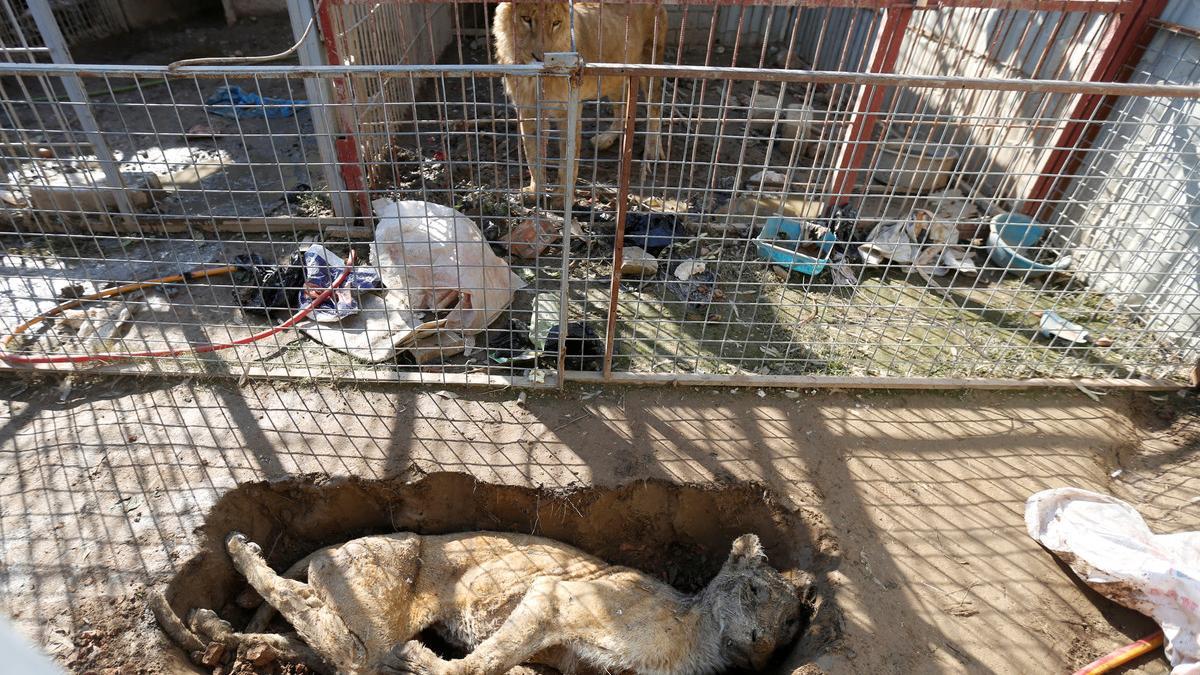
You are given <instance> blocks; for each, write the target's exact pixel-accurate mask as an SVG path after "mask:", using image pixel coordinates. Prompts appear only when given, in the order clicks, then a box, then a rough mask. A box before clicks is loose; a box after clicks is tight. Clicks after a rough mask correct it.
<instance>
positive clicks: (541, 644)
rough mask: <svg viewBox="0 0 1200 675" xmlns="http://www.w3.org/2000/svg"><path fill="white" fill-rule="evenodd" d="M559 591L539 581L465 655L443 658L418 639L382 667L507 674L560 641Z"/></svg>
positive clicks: (416, 673) (435, 674) (437, 673)
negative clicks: (553, 632) (556, 629)
mask: <svg viewBox="0 0 1200 675" xmlns="http://www.w3.org/2000/svg"><path fill="white" fill-rule="evenodd" d="M556 591H557V582H556V581H553V580H538V581H535V582H534V583H533V586H531V587H530V589H529V590H528V591H526V593H525V595H524V597H522V598H521V602H520V603H519V604H518V605H517V607H516V608H515V609H513V612H512V614H509V615H508V618H507V619H505V621H504V623H503V624H501V626H500V628H498V629H497V630H496V632H495V633H492V634H491V636H489V637H488V638H487V639H486V640H484V641H483V642H481V643H479V645H478V646H476V647H475V649H474V650H473V651H472V652H471V653H470V654H467V655H466V656H465V657H463V658H461V659H454V660H452V661H447V660H445V659H442V658H440V657H438V655H437V654H434V653H433V651H432V650H430V649H429V648H428V647H426V646H425V645H423V644H421V643H420V642H417V641H415V640H414V641H409V642H407V643H405V644H403V645H397V646H396V647H395V648H394V649H393V650H392V651H391V653H389V654H388V656H387V657H385V658H384V661H383V663H382V664H380V665H381V667H380V669H381V670H382V671H383V672H385V673H412V674H413V675H503V674H504V673H507V672H508V671H509V670H510V669H512V668H516V667H517V666H519V665H521V664H522V663H524V662H526V661H529V660H530V659H531V658H532V657H533V656H534V655H535V654H537V653H538V652H540V651H542V650H543V649H545V648H546V647H548V646H550V645H552V644H555V643H557V642H558V640H557V639H556V636H554V635H551V633H550V632H551V630H552V629H553V626H554V623H555V622H554V617H555V615H556V609H555V608H556V606H557V603H556V601H555V593H556Z"/></svg>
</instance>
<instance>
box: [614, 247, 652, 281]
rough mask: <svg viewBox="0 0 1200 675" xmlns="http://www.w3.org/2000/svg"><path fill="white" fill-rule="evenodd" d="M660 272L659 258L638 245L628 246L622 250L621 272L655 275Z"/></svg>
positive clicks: (624, 273) (633, 274)
mask: <svg viewBox="0 0 1200 675" xmlns="http://www.w3.org/2000/svg"><path fill="white" fill-rule="evenodd" d="M656 273H658V258H655V257H654V256H652V255H650V254H649V253H648V252H646V251H645V250H644V249H642V248H639V247H637V246H626V247H625V248H624V249H622V251H621V274H623V275H630V276H653V275H654V274H656Z"/></svg>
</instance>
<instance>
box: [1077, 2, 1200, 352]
mask: <svg viewBox="0 0 1200 675" xmlns="http://www.w3.org/2000/svg"><path fill="white" fill-rule="evenodd" d="M1163 19H1164V20H1165V21H1169V22H1173V23H1176V24H1181V25H1183V26H1185V27H1188V28H1191V29H1193V30H1200V3H1196V2H1191V1H1188V0H1175V1H1174V2H1172V3H1171V4H1170V5H1168V8H1167V11H1166V12H1165V13H1164V14H1163ZM1130 80H1131V81H1133V82H1144V83H1169V84H1197V83H1200V40H1198V39H1197V38H1195V37H1193V36H1192V35H1189V34H1186V33H1184V32H1175V31H1171V30H1166V29H1162V30H1159V31H1158V34H1157V35H1155V37H1154V39H1153V40H1152V42H1151V43H1150V45H1149V47H1148V48H1147V50H1146V53H1145V55H1144V56H1143V58H1142V59H1141V62H1140V63H1139V64H1138V65H1137V66H1136V68H1135V69H1134V71H1133V74H1132V76H1131V77H1130ZM1094 149H1095V151H1094V152H1092V153H1091V154H1090V155H1089V159H1088V161H1087V162H1086V163H1085V164H1084V166H1083V167H1082V169H1081V171H1080V172H1079V173H1080V175H1081V178H1079V179H1077V180H1076V181H1075V182H1074V184H1073V185H1072V187H1071V189H1070V191H1069V192H1068V193H1067V195H1066V197H1067V199H1069V200H1070V203H1069V204H1068V205H1067V206H1066V207H1064V208H1063V209H1062V213H1061V217H1062V220H1063V221H1064V222H1065V223H1067V224H1069V225H1073V226H1075V227H1076V228H1077V229H1076V232H1075V239H1076V240H1077V241H1078V242H1079V243H1080V244H1082V245H1083V246H1085V247H1087V248H1088V249H1090V250H1092V252H1091V253H1089V254H1087V255H1085V256H1083V257H1082V258H1081V259H1079V261H1078V263H1077V265H1078V268H1079V269H1080V270H1082V271H1083V272H1085V273H1087V274H1088V275H1089V277H1090V279H1091V280H1092V282H1093V283H1094V284H1095V285H1096V286H1097V287H1098V288H1100V289H1101V290H1104V291H1106V292H1107V293H1108V294H1109V295H1110V296H1111V297H1113V298H1114V299H1116V300H1118V301H1119V302H1121V303H1123V304H1125V305H1128V306H1132V307H1138V308H1141V309H1143V316H1144V317H1145V318H1146V320H1147V323H1148V325H1149V326H1150V327H1152V328H1154V329H1156V330H1158V331H1161V332H1165V333H1168V334H1173V335H1175V336H1176V337H1178V338H1180V339H1181V340H1183V341H1185V342H1187V343H1188V344H1190V345H1192V346H1197V345H1200V337H1198V335H1200V174H1198V173H1197V172H1198V171H1200V101H1197V100H1185V99H1166V98H1126V99H1120V100H1119V101H1118V102H1117V104H1116V106H1115V107H1114V108H1113V111H1112V114H1111V115H1110V116H1109V118H1108V122H1107V123H1106V124H1105V126H1104V127H1103V128H1102V129H1101V131H1100V134H1099V136H1098V137H1097V139H1096V145H1095V148H1094ZM1164 157H1167V158H1170V159H1169V160H1164ZM1181 158H1182V159H1183V161H1180V159H1181ZM1117 197H1119V200H1117V199H1116V198H1117ZM1118 201H1119V203H1117V202H1118ZM1133 204H1136V206H1131V205H1133Z"/></svg>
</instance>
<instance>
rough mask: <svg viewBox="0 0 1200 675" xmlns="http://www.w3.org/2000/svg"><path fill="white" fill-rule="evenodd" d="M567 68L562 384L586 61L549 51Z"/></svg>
mask: <svg viewBox="0 0 1200 675" xmlns="http://www.w3.org/2000/svg"><path fill="white" fill-rule="evenodd" d="M552 58H553V62H554V63H556V64H559V65H562V66H564V67H567V68H569V69H570V70H571V71H572V73H571V75H569V76H567V121H566V124H565V125H564V126H566V128H565V129H562V130H560V133H564V134H566V135H567V136H566V139H567V156H566V157H565V158H559V161H560V166H565V168H566V171H565V172H564V173H565V175H562V176H559V177H558V179H559V180H560V181H562V194H563V231H562V270H561V281H560V283H559V290H558V293H559V302H558V360H557V362H556V364H555V365H556V366H557V369H558V380H557V382H558V386H559V388H562V386H563V385H564V384H565V383H566V379H565V378H564V374H565V373H566V370H567V333H568V330H567V320H568V318H569V315H568V312H567V310H568V309H569V307H568V306H567V305H568V300H569V298H570V289H571V287H570V279H571V275H570V258H571V224H572V219H573V217H574V216H573V213H572V212H573V210H574V208H575V178H576V176H575V172H576V171H577V170H578V168H579V147H578V146H579V143H578V140H579V125H580V119H579V112H580V111H579V109H580V106H581V104H580V101H579V97H580V95H581V92H580V82H579V72H578V66H579V65H580V64H581V63H582V62H583V61H582V59H580V58H579V54H577V53H575V52H569V53H565V54H547V55H546V59H547V61H551V60H552Z"/></svg>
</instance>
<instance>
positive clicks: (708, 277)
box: [667, 260, 717, 313]
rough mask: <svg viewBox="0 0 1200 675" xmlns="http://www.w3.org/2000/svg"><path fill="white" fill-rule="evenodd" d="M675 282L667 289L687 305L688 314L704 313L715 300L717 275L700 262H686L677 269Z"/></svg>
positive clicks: (671, 282)
mask: <svg viewBox="0 0 1200 675" xmlns="http://www.w3.org/2000/svg"><path fill="white" fill-rule="evenodd" d="M674 276H675V280H671V281H668V283H667V288H669V289H671V292H672V293H674V294H675V296H676V297H678V298H679V299H680V300H682V301H683V302H684V303H685V307H684V308H685V311H687V312H697V313H699V312H704V311H706V310H707V308H708V305H709V303H711V302H712V300H713V294H714V292H715V290H716V284H717V275H716V274H714V273H713V272H710V271H708V269H707V266H706V265H705V264H704V263H703V262H701V261H699V260H685V261H683V262H681V263H679V265H678V266H677V267H676V268H675V272H674Z"/></svg>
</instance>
